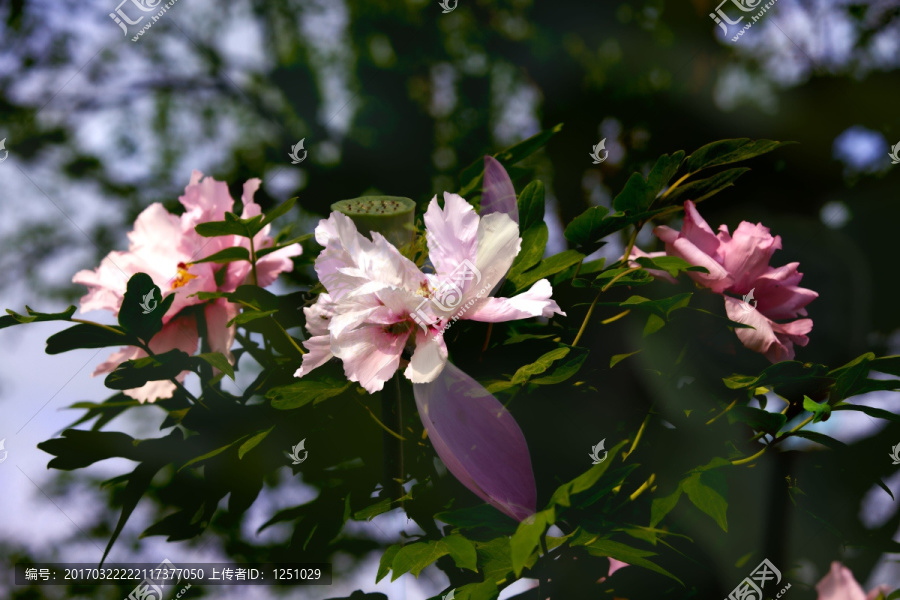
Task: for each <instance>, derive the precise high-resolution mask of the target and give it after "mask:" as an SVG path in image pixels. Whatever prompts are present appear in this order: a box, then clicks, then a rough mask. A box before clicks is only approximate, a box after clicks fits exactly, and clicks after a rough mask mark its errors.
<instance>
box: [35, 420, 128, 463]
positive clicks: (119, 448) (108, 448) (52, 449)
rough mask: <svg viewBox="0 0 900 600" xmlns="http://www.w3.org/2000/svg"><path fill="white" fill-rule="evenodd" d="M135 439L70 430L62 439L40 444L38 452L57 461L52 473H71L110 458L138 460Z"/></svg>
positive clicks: (101, 432) (119, 434)
mask: <svg viewBox="0 0 900 600" xmlns="http://www.w3.org/2000/svg"><path fill="white" fill-rule="evenodd" d="M135 443H136V441H135V439H134V438H132V437H131V436H129V435H125V434H124V433H119V432H112V431H83V430H80V429H66V430H65V431H63V433H62V437H59V438H53V439H50V440H47V441H45V442H41V443H40V444H38V448H40V449H41V450H43V451H44V452H46V453H47V454H52V455H53V456H55V457H56V458H54V459H52V460H51V461H50V463H49V464H48V465H47V466H48V467H49V468H51V469H60V470H62V471H71V470H73V469H80V468H83V467H86V466H88V465H91V464H94V463H95V462H97V461H100V460H105V459H107V458H129V459H132V460H137V449H136V446H135Z"/></svg>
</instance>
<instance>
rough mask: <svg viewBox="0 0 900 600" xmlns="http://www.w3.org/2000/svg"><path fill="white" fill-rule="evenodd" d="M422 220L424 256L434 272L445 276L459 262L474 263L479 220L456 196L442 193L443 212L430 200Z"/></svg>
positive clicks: (433, 200) (473, 210)
mask: <svg viewBox="0 0 900 600" xmlns="http://www.w3.org/2000/svg"><path fill="white" fill-rule="evenodd" d="M507 218H508V217H507ZM424 220H425V239H426V240H427V242H428V257H429V258H430V259H431V264H433V265H434V269H435V271H437V272H438V273H439V274H445V275H449V274H451V273H453V271H455V270H456V269H457V267H459V266H460V265H461V264H463V261H466V260H468V261H470V262H472V263H474V262H475V260H474V259H475V256H476V253H477V248H478V233H479V223H480V219H479V218H478V215H477V214H475V209H474V208H472V205H471V204H469V203H468V202H466V201H465V200H464V199H463V198H462V197H461V196H460V195H459V194H450V193H447V192H444V208H443V210H441V207H440V206H438V201H437V196H435V197H434V198H432V199H431V202H430V203H429V204H428V210H426V211H425V217H424ZM517 231H518V229H517Z"/></svg>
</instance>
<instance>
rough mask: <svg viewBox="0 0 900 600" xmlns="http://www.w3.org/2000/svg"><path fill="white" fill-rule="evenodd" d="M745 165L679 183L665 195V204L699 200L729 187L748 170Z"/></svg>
mask: <svg viewBox="0 0 900 600" xmlns="http://www.w3.org/2000/svg"><path fill="white" fill-rule="evenodd" d="M749 170H750V169H748V168H747V167H738V168H736V169H726V170H725V171H720V172H719V173H716V174H715V175H713V176H712V177H707V178H706V179H697V180H695V181H691V182H690V183H686V184H684V185H680V186H678V187H677V188H675V189H674V190H673V191H672V193H671V194H669V195H668V196H666V202H665V203H666V204H667V205H672V204H681V203H683V202H684V201H685V200H693V201H694V202H701V201H703V200H706V199H707V198H709V197H711V196H714V195H716V194H718V193H719V192H721V191H722V190H724V189H727V188H730V187H731V186H733V185H734V182H735V181H737V179H738V177H740V176H741V175H743V174H744V173H746V172H747V171H749Z"/></svg>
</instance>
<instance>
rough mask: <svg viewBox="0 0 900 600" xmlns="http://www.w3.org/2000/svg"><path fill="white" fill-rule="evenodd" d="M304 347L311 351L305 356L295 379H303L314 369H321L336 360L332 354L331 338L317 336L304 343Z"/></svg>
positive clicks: (295, 373) (295, 374)
mask: <svg viewBox="0 0 900 600" xmlns="http://www.w3.org/2000/svg"><path fill="white" fill-rule="evenodd" d="M303 347H304V348H306V349H307V350H309V352H307V353H306V354H304V355H303V362H302V363H301V365H300V368H299V369H297V370H296V371H294V377H303V376H304V375H306V374H307V373H309V372H310V371H312V370H313V369H316V368H318V367H321V366H322V365H324V364H325V363H327V362H328V361H329V360H331V359H332V358H334V355H333V354H332V353H331V336H330V335H315V336H313V337H311V338H309V339H308V340H306V341H304V342H303Z"/></svg>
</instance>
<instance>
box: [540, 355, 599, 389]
mask: <svg viewBox="0 0 900 600" xmlns="http://www.w3.org/2000/svg"><path fill="white" fill-rule="evenodd" d="M569 350H570V351H573V353H574V356H566V357H565V358H566V360H565V361H564V362H563V363H562V364H561V365H559V366H558V367H556V368H555V369H553V372H552V373H550V374H549V375H545V376H543V377H538V378H537V379H532V380H531V381H530V383H533V384H535V385H555V384H557V383H562V382H564V381H566V380H567V379H569V378H571V377H572V376H574V375H575V374H576V373H578V371H580V370H581V366H582V365H583V364H584V361H585V360H587V357H588V354H589V351H588V350H587V349H586V348H569Z"/></svg>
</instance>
